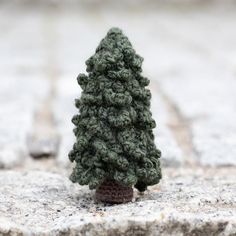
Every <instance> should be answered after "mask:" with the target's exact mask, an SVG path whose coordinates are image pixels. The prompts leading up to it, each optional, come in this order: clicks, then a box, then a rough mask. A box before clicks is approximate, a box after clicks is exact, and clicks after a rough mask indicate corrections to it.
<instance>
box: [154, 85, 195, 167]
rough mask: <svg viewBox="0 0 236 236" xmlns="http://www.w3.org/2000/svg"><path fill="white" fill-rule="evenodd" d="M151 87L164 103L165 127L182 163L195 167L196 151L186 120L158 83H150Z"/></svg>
mask: <svg viewBox="0 0 236 236" xmlns="http://www.w3.org/2000/svg"><path fill="white" fill-rule="evenodd" d="M152 86H153V87H154V89H155V91H156V92H157V93H158V94H159V96H160V97H161V98H162V100H163V102H164V105H165V107H166V110H167V114H168V119H167V126H168V127H169V129H170V131H171V133H172V134H173V137H174V139H175V141H176V143H177V145H178V146H179V148H180V150H181V152H182V155H183V160H184V163H185V164H186V165H188V166H196V165H197V162H196V156H197V151H196V150H195V148H194V146H193V142H192V131H191V128H190V124H189V121H188V119H187V118H186V117H185V116H184V115H183V114H182V112H181V111H180V110H179V108H178V107H177V106H176V104H175V103H174V102H173V101H172V99H171V98H170V97H169V96H168V95H167V94H166V93H165V92H164V91H163V89H162V88H161V86H160V84H159V82H157V81H155V82H154V83H153V82H152Z"/></svg>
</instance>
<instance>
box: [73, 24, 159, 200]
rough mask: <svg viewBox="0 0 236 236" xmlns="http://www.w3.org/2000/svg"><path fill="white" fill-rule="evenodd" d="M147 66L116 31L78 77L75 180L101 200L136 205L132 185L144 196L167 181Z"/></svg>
mask: <svg viewBox="0 0 236 236" xmlns="http://www.w3.org/2000/svg"><path fill="white" fill-rule="evenodd" d="M142 62H143V58H142V57H140V56H139V55H138V54H136V52H135V50H134V49H133V47H132V45H131V43H130V41H129V40H128V38H127V37H126V36H125V35H124V34H123V33H122V31H121V30H120V29H118V28H112V29H110V30H109V32H108V33H107V35H106V37H105V38H104V39H102V41H101V42H100V44H99V46H98V47H97V49H96V52H95V54H94V55H93V56H92V57H90V58H89V59H88V60H87V61H86V65H87V72H88V74H87V75H85V74H79V76H78V83H79V85H80V86H81V88H82V94H81V98H80V99H76V100H75V106H76V107H77V108H78V109H79V113H78V114H77V115H75V116H74V117H73V119H72V122H73V123H74V125H75V126H76V128H75V129H74V134H75V136H76V143H75V144H74V146H73V149H72V151H71V152H70V153H69V159H70V160H71V162H75V163H76V165H75V167H74V170H73V173H72V174H71V177H70V179H71V181H72V182H77V183H79V184H80V185H89V188H90V189H97V199H98V200H101V201H105V202H116V203H118V202H126V201H130V200H131V199H132V194H133V192H132V186H134V187H135V188H137V189H138V190H139V191H141V192H143V191H145V190H146V189H147V186H148V185H154V184H157V183H158V182H159V180H160V179H161V169H160V162H159V158H160V156H161V152H160V151H159V150H158V149H157V148H156V146H155V143H154V135H153V131H152V129H153V128H155V126H156V124H155V121H154V120H153V119H152V113H151V111H150V99H151V93H150V90H149V89H147V88H145V87H146V86H147V85H148V84H149V80H148V79H147V78H146V77H143V76H142V75H141V72H142V68H141V66H142Z"/></svg>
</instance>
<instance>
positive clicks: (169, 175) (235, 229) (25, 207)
mask: <svg viewBox="0 0 236 236" xmlns="http://www.w3.org/2000/svg"><path fill="white" fill-rule="evenodd" d="M215 171H216V170H214V169H213V170H211V171H209V170H208V171H204V170H201V169H196V170H195V171H194V174H193V172H192V170H188V169H182V170H179V171H176V172H173V169H166V170H165V174H164V179H163V180H162V182H161V184H159V185H156V186H154V187H152V188H150V189H149V191H148V192H147V193H145V194H144V195H138V194H137V193H135V199H134V201H133V202H132V203H128V204H121V205H104V204H95V203H94V200H93V197H94V192H93V191H89V190H88V188H87V187H80V186H78V185H73V184H71V183H70V181H69V180H68V178H67V177H66V176H64V175H61V174H56V173H50V172H45V171H21V172H20V171H19V172H17V171H2V172H1V173H0V202H1V204H0V235H1V234H3V235H22V234H23V235H90V236H92V235H97V236H98V235H114V236H115V235H160V234H161V235H170V234H172V235H206V234H208V235H235V234H236V210H235V209H236V199H235V191H236V184H235V181H234V179H233V176H234V173H235V169H232V170H229V169H225V170H223V169H222V170H221V171H218V175H214V173H215Z"/></svg>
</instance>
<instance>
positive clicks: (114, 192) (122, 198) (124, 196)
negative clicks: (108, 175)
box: [96, 180, 133, 204]
mask: <svg viewBox="0 0 236 236" xmlns="http://www.w3.org/2000/svg"><path fill="white" fill-rule="evenodd" d="M132 198H133V188H132V187H127V186H123V185H121V184H119V183H117V182H115V181H114V180H105V181H104V182H103V183H102V184H101V185H100V186H99V187H98V188H97V189H96V200H97V201H99V202H105V203H111V204H117V203H125V202H130V201H132Z"/></svg>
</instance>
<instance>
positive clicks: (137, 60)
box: [86, 27, 143, 72]
mask: <svg viewBox="0 0 236 236" xmlns="http://www.w3.org/2000/svg"><path fill="white" fill-rule="evenodd" d="M142 62H143V58H142V57H140V56H139V55H138V54H136V52H135V50H134V49H133V46H132V44H131V42H130V41H129V39H128V37H127V36H125V35H124V34H123V32H122V30H121V29H119V28H117V27H113V28H111V29H110V30H109V31H108V32H107V35H106V36H105V37H104V38H103V39H102V40H101V42H100V43H99V45H98V47H97V49H96V52H95V54H94V55H93V56H92V57H90V58H89V59H88V60H87V61H86V64H87V72H92V71H99V72H104V71H108V70H109V69H112V70H117V69H118V70H119V69H120V68H122V67H126V68H132V69H133V70H134V71H137V72H141V71H142V69H141V65H142Z"/></svg>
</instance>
